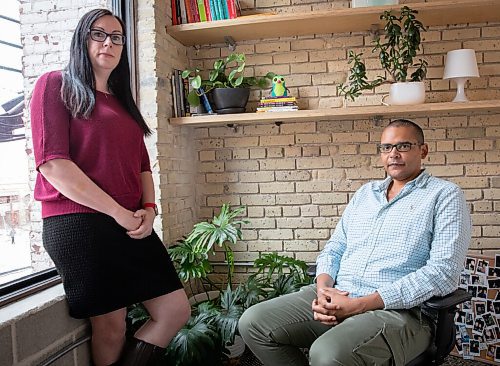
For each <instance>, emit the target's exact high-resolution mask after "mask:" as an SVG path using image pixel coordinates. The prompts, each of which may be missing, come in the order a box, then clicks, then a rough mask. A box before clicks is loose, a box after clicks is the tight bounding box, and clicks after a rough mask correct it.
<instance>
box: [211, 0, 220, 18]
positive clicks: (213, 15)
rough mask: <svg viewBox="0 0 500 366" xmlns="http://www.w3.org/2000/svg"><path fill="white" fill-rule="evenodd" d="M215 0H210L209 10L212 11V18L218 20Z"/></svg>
mask: <svg viewBox="0 0 500 366" xmlns="http://www.w3.org/2000/svg"><path fill="white" fill-rule="evenodd" d="M216 2H217V0H210V11H211V12H212V20H219V19H220V17H219V12H218V11H217V6H216V5H215V3H216Z"/></svg>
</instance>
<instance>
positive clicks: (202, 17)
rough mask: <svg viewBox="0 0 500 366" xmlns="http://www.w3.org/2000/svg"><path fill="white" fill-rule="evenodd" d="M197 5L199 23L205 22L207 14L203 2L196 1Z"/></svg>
mask: <svg viewBox="0 0 500 366" xmlns="http://www.w3.org/2000/svg"><path fill="white" fill-rule="evenodd" d="M197 3H198V14H200V22H206V21H207V12H206V11H205V2H204V0H197Z"/></svg>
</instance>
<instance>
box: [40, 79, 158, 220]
mask: <svg viewBox="0 0 500 366" xmlns="http://www.w3.org/2000/svg"><path fill="white" fill-rule="evenodd" d="M61 82H62V77H61V73H60V72H58V71H53V72H49V73H47V74H44V75H42V76H41V77H40V78H39V79H38V81H37V82H36V85H35V89H34V91H33V97H32V99H31V129H32V134H33V148H34V153H35V162H36V169H37V170H38V168H39V167H40V165H42V164H44V163H45V162H47V161H49V160H52V159H68V160H71V161H73V162H74V163H75V164H76V165H77V166H78V167H79V168H80V169H81V170H83V172H84V173H85V174H86V175H87V176H88V177H89V178H90V179H92V181H93V182H94V183H96V184H97V185H98V186H99V187H101V188H102V189H103V190H104V191H105V192H106V193H108V194H109V195H110V196H111V197H113V198H114V199H115V200H116V201H117V202H118V203H119V204H120V205H122V206H123V207H125V208H127V209H129V210H132V211H135V210H137V209H139V208H140V206H141V196H142V184H141V172H144V171H151V168H150V165H149V156H148V152H147V150H146V146H145V144H144V133H143V131H142V129H141V128H140V127H139V125H138V124H137V123H136V122H135V121H134V119H133V118H132V117H131V116H130V114H129V113H128V112H127V111H126V110H125V109H124V108H123V107H122V105H121V104H120V102H119V100H118V99H116V98H115V97H114V96H112V95H110V94H105V93H101V92H97V95H96V103H95V108H94V111H93V112H92V114H91V116H90V118H89V119H79V118H72V117H71V115H70V113H69V112H68V110H67V109H66V108H65V106H64V103H63V101H62V99H61ZM34 195H35V199H36V200H39V201H41V202H42V217H44V218H45V217H49V216H56V215H63V214H69V213H82V212H96V211H94V210H92V209H91V208H89V207H86V206H83V205H80V204H78V203H76V202H74V201H71V200H70V199H68V198H66V197H64V196H63V195H62V194H61V193H59V192H58V191H57V190H56V189H55V188H54V187H53V186H52V185H51V184H50V183H49V182H48V181H47V180H46V179H45V178H44V177H43V176H42V175H41V174H40V173H38V175H37V178H36V184H35V192H34Z"/></svg>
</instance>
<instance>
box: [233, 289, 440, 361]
mask: <svg viewBox="0 0 500 366" xmlns="http://www.w3.org/2000/svg"><path fill="white" fill-rule="evenodd" d="M314 298H316V285H309V286H305V287H303V288H302V289H301V290H300V291H299V292H296V293H293V294H289V295H284V296H281V297H279V298H276V299H272V300H269V301H264V302H262V303H259V304H257V305H254V306H252V307H251V308H249V309H248V310H247V311H245V313H244V314H243V315H242V317H241V319H240V322H239V330H240V334H241V336H242V337H243V339H244V340H245V343H246V344H247V345H248V347H250V349H251V350H252V352H253V353H254V354H255V355H256V356H257V357H258V358H259V359H260V361H261V362H263V363H264V365H265V366H279V365H286V366H295V365H300V366H304V365H311V366H336V365H345V366H355V365H396V366H399V365H405V364H406V363H407V362H409V361H411V360H412V359H413V358H415V357H416V356H418V355H419V354H420V353H422V352H423V351H424V350H425V349H427V347H428V346H429V344H430V342H431V339H432V332H431V327H430V325H429V321H428V320H427V318H425V317H423V316H421V314H420V310H419V309H418V308H415V309H411V310H375V311H369V312H366V313H364V314H360V315H356V316H353V317H350V318H348V319H346V320H344V321H343V322H342V323H340V324H339V325H337V326H334V327H331V326H327V325H324V324H321V323H320V322H318V321H315V320H314V319H313V314H312V310H311V303H312V301H313V299H314ZM300 348H309V360H307V358H306V357H305V356H304V353H303V352H302V351H301V350H300Z"/></svg>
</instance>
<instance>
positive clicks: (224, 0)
mask: <svg viewBox="0 0 500 366" xmlns="http://www.w3.org/2000/svg"><path fill="white" fill-rule="evenodd" d="M220 2H221V8H222V13H223V14H224V19H229V9H228V4H227V0H220Z"/></svg>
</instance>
